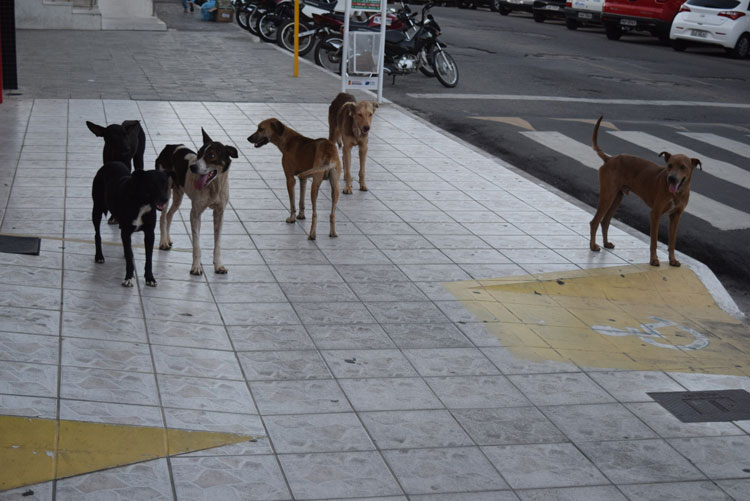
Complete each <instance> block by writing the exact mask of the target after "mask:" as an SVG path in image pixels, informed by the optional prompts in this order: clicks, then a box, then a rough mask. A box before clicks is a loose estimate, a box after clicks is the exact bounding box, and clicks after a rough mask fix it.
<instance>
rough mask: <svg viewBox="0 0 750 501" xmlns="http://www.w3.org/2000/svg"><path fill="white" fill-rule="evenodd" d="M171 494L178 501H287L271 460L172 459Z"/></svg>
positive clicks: (270, 458) (268, 458) (253, 458)
mask: <svg viewBox="0 0 750 501" xmlns="http://www.w3.org/2000/svg"><path fill="white" fill-rule="evenodd" d="M170 461H171V463H172V474H173V475H174V484H175V491H176V493H177V496H178V497H179V498H181V499H196V498H197V499H206V498H214V499H227V500H229V499H238V500H239V499H258V500H266V499H267V500H273V499H279V500H281V499H289V497H290V494H289V489H287V486H286V483H285V482H284V477H283V475H282V474H281V469H280V468H279V464H278V463H277V462H276V458H274V457H273V456H270V455H269V456H234V457H202V458H200V457H198V458H192V457H191V458H188V457H177V458H172V459H171V460H170Z"/></svg>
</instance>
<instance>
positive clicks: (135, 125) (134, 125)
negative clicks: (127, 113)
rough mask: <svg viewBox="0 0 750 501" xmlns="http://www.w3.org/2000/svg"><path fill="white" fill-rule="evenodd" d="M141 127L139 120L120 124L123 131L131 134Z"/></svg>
mask: <svg viewBox="0 0 750 501" xmlns="http://www.w3.org/2000/svg"><path fill="white" fill-rule="evenodd" d="M140 126H141V121H140V120H125V121H124V122H123V123H122V127H123V129H125V130H126V131H127V132H133V131H135V130H138V129H139V128H140Z"/></svg>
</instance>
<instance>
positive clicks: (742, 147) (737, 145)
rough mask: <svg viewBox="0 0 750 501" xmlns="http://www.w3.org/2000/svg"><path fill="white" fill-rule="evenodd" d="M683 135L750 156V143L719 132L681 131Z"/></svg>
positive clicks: (746, 156)
mask: <svg viewBox="0 0 750 501" xmlns="http://www.w3.org/2000/svg"><path fill="white" fill-rule="evenodd" d="M680 134H682V135H683V136H687V137H690V138H693V139H697V140H698V141H703V142H704V143H708V144H711V145H713V146H716V147H717V148H721V149H724V150H727V151H731V152H732V153H735V154H737V155H739V156H741V157H745V158H750V144H747V143H741V142H739V141H734V140H732V139H727V138H725V137H721V136H719V135H718V134H708V133H702V132H680Z"/></svg>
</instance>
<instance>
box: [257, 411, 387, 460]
mask: <svg viewBox="0 0 750 501" xmlns="http://www.w3.org/2000/svg"><path fill="white" fill-rule="evenodd" d="M264 422H265V425H266V428H267V429H268V433H269V435H270V437H271V439H272V440H273V443H274V447H275V449H276V451H277V452H278V453H280V454H282V453H308V452H346V451H367V450H374V449H375V446H374V445H373V443H372V441H371V440H370V438H369V437H368V436H367V432H365V429H364V428H363V427H362V424H361V423H360V422H359V419H357V416H356V414H353V413H340V414H299V415H294V416H290V415H286V416H266V417H265V419H264Z"/></svg>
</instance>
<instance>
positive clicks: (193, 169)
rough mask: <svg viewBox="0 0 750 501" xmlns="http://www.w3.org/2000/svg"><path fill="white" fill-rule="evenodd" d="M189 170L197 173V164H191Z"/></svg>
mask: <svg viewBox="0 0 750 501" xmlns="http://www.w3.org/2000/svg"><path fill="white" fill-rule="evenodd" d="M190 172H192V173H193V174H197V173H198V164H192V165H191V166H190Z"/></svg>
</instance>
